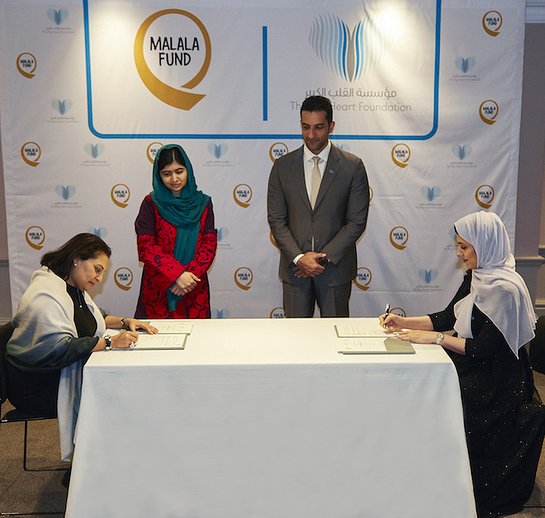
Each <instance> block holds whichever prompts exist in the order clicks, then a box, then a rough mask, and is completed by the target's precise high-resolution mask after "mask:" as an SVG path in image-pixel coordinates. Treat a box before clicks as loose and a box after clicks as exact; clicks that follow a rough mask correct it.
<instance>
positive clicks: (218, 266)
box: [0, 0, 525, 318]
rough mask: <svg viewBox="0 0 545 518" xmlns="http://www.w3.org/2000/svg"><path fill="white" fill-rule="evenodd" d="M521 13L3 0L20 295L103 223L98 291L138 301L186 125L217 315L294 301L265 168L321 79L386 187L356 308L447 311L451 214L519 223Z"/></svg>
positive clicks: (11, 227)
mask: <svg viewBox="0 0 545 518" xmlns="http://www.w3.org/2000/svg"><path fill="white" fill-rule="evenodd" d="M524 16H525V1H524V0H494V1H488V0H465V1H464V0H443V1H441V0H411V1H408V0H406V1H403V0H389V1H387V2H385V1H384V0H366V2H361V1H356V0H339V1H337V2H335V3H331V2H327V1H324V0H290V1H288V0H274V1H272V0H267V1H265V0H252V1H250V0H247V1H238V2H237V1H232V0H196V1H193V2H191V3H188V2H180V1H175V0H172V1H170V2H164V1H154V0H147V1H146V0H132V1H129V0H83V1H81V0H80V1H76V0H71V1H69V0H58V1H57V2H54V3H46V4H45V5H44V2H43V0H4V1H3V2H2V4H1V5H0V41H1V45H0V60H1V61H0V65H1V70H2V74H1V75H0V95H1V100H0V109H1V133H2V148H3V159H4V177H5V188H6V210H7V223H8V245H9V265H10V272H11V293H12V305H13V309H15V307H16V305H17V303H18V301H19V299H20V296H21V294H22V292H23V291H24V289H25V288H26V286H27V284H28V280H29V277H30V274H31V272H32V271H33V270H35V269H36V268H37V267H38V265H39V261H40V257H41V256H42V254H43V253H44V252H46V251H49V250H52V249H54V248H56V247H57V246H59V245H60V244H62V243H63V242H65V241H66V240H67V239H68V238H70V237H71V236H73V235H74V234H76V233H78V232H84V231H88V232H94V233H96V234H98V235H100V236H101V237H102V238H104V239H105V240H106V241H107V242H108V243H109V244H110V246H111V247H112V250H113V255H112V261H111V268H110V271H109V274H108V276H107V278H106V281H105V283H104V284H103V285H102V286H101V288H100V290H99V292H97V293H94V296H95V300H96V301H97V303H98V304H99V305H100V306H101V307H103V308H104V309H105V310H106V311H108V312H112V313H115V314H122V315H131V314H132V313H133V311H134V308H135V304H136V299H137V296H138V289H139V283H140V276H141V265H140V264H139V262H138V257H137V251H136V239H135V233H134V227H133V222H134V219H135V216H136V214H137V212H138V209H139V206H140V203H141V200H142V198H143V197H144V196H145V194H147V193H148V192H149V191H150V189H151V169H152V161H153V157H154V154H155V152H156V151H157V149H158V148H159V147H160V146H161V145H162V144H165V143H169V142H177V143H179V144H181V145H182V146H183V147H184V148H185V149H186V151H187V153H188V155H189V157H190V158H191V160H192V162H193V165H194V170H195V174H196V178H197V183H198V185H199V187H200V188H201V189H202V190H203V191H205V192H206V193H208V194H209V195H211V196H212V199H213V203H214V210H215V215H216V226H217V229H218V238H219V240H218V252H217V256H216V259H215V262H214V264H213V266H212V269H211V271H210V284H211V297H212V308H213V309H212V312H213V317H215V318H229V317H230V318H233V317H268V316H271V317H281V316H283V311H282V308H281V306H282V298H281V285H280V281H279V279H278V275H277V266H278V254H279V252H278V249H277V248H276V247H275V245H274V243H273V241H272V240H271V236H270V231H269V227H268V224H267V219H266V191H267V180H268V175H269V171H270V168H271V166H272V161H273V160H274V159H275V158H277V157H278V156H280V155H282V154H284V153H286V152H288V151H291V150H293V149H295V148H297V147H298V146H300V145H301V138H300V128H299V108H300V104H301V102H302V100H303V99H304V98H305V97H307V96H308V95H312V94H320V95H325V96H327V97H329V98H330V99H331V101H332V102H333V105H334V110H335V112H334V118H335V120H336V126H335V134H334V135H333V142H334V144H335V145H337V146H340V147H341V148H343V149H345V150H348V151H351V152H352V153H355V154H357V155H359V156H361V157H362V159H363V161H364V163H365V165H366V168H367V173H368V176H369V181H370V185H371V188H372V201H371V206H370V211H369V219H368V226H367V230H366V232H365V234H364V235H363V236H362V238H361V239H360V240H359V243H358V265H359V269H358V275H357V278H356V279H355V281H354V286H353V290H352V298H351V314H352V315H354V316H372V315H376V314H378V313H380V312H381V311H382V310H383V308H384V305H385V303H390V304H391V305H392V306H393V307H394V308H395V310H396V311H397V312H406V313H407V314H419V313H421V312H427V311H433V310H436V309H440V308H441V307H442V306H443V305H444V304H446V303H447V302H448V301H449V300H450V298H451V296H452V295H453V293H454V291H455V290H456V288H457V286H458V284H459V282H460V280H461V277H462V274H463V272H462V270H461V269H460V266H459V265H458V264H457V260H456V257H455V245H454V234H453V226H452V225H453V222H454V221H455V220H456V219H458V218H459V217H461V216H463V215H465V214H467V213H469V212H473V211H476V210H493V211H495V212H497V213H498V214H499V215H500V216H501V217H502V218H503V220H504V221H505V223H506V225H507V228H508V231H509V234H510V236H511V238H512V240H514V228H515V207H516V196H517V192H516V191H517V165H518V149H519V126H520V106H521V82H522V53H523V39H524Z"/></svg>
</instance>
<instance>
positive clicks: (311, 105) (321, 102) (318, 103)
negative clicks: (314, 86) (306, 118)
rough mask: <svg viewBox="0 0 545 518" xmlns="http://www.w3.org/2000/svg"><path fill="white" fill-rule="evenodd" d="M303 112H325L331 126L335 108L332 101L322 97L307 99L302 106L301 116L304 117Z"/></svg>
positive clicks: (313, 96)
mask: <svg viewBox="0 0 545 518" xmlns="http://www.w3.org/2000/svg"><path fill="white" fill-rule="evenodd" d="M303 112H325V117H326V119H327V123H328V124H331V122H332V121H333V106H331V101H330V100H329V99H328V98H327V97H322V96H321V95H311V96H310V97H307V98H306V99H305V100H304V101H303V104H302V105H301V110H300V111H299V114H300V115H301V116H303Z"/></svg>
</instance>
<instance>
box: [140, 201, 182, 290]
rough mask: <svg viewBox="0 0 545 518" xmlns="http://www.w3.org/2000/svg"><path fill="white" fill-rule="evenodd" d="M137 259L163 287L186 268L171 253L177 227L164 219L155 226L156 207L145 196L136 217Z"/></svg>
mask: <svg viewBox="0 0 545 518" xmlns="http://www.w3.org/2000/svg"><path fill="white" fill-rule="evenodd" d="M134 225H135V229H136V235H137V247H138V259H139V260H140V261H141V262H143V263H144V265H145V266H146V267H147V268H148V269H150V270H151V271H152V272H153V277H154V282H155V283H156V284H157V287H158V288H159V289H161V290H166V289H168V288H169V287H170V286H172V284H173V283H174V282H176V279H177V278H178V277H179V276H180V275H181V274H182V273H183V272H184V271H185V270H186V268H185V267H184V265H182V264H180V263H179V262H178V261H177V260H176V259H175V258H174V256H173V254H172V250H173V249H174V242H175V240H176V228H175V227H174V226H173V225H170V224H168V223H166V222H165V224H164V225H160V226H159V225H156V208H155V205H154V204H153V201H152V199H151V197H150V196H149V195H148V196H146V197H145V198H144V200H143V201H142V205H141V206H140V212H139V213H138V216H137V217H136V221H135V224H134Z"/></svg>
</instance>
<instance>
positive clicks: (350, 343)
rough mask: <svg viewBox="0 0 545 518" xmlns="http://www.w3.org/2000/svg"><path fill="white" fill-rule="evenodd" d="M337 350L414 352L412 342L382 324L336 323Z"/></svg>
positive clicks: (358, 352) (383, 352)
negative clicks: (364, 325)
mask: <svg viewBox="0 0 545 518" xmlns="http://www.w3.org/2000/svg"><path fill="white" fill-rule="evenodd" d="M335 331H336V333H337V342H336V345H337V351H338V352H339V353H342V354H414V352H415V351H414V349H413V346H412V345H411V344H410V342H405V341H404V340H400V339H399V338H397V337H396V336H395V335H394V334H392V333H388V332H387V331H386V330H384V329H382V328H381V327H380V326H377V327H369V328H364V327H361V326H358V325H357V324H352V323H349V324H336V325H335Z"/></svg>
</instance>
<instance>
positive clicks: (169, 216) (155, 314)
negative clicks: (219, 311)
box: [135, 144, 217, 318]
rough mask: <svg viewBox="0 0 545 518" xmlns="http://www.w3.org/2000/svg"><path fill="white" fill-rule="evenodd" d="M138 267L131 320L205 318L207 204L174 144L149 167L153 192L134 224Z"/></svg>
mask: <svg viewBox="0 0 545 518" xmlns="http://www.w3.org/2000/svg"><path fill="white" fill-rule="evenodd" d="M135 229H136V235H137V245H138V258H139V259H140V261H141V262H142V263H144V271H143V273H142V283H141V286H140V295H139V297H138V304H137V307H136V313H135V316H136V318H210V288H209V285H208V277H207V271H208V269H209V268H210V266H211V264H212V261H213V260H214V257H215V255H216V248H217V236H216V229H215V228H214V211H213V208H212V200H211V198H210V196H207V195H206V194H204V193H203V192H202V191H200V190H198V189H197V184H196V182H195V176H194V174H193V166H192V165H191V162H190V161H189V158H188V157H187V155H186V153H185V151H184V150H183V148H182V147H181V146H178V145H177V144H168V145H166V146H163V147H162V148H161V149H160V150H159V151H158V152H157V155H156V156H155V161H154V163H153V191H152V192H151V193H150V194H148V195H147V196H146V197H145V198H144V200H143V201H142V205H141V206H140V212H139V213H138V216H137V218H136V221H135Z"/></svg>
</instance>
